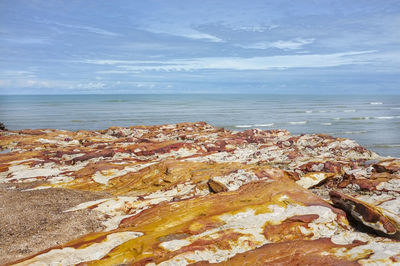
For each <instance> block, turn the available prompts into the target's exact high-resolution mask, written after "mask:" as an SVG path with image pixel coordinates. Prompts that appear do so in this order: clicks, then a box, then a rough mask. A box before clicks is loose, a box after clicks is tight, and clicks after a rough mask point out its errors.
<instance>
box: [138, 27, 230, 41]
mask: <svg viewBox="0 0 400 266" xmlns="http://www.w3.org/2000/svg"><path fill="white" fill-rule="evenodd" d="M141 29H142V30H146V31H149V32H153V33H160V34H168V35H173V36H178V37H183V38H188V39H192V40H204V41H209V42H223V40H222V39H220V38H218V37H217V36H214V35H211V34H208V33H204V32H201V31H198V30H195V29H192V28H189V27H187V28H183V27H179V26H171V25H169V27H165V26H157V25H155V26H152V27H147V28H141Z"/></svg>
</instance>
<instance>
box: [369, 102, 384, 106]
mask: <svg viewBox="0 0 400 266" xmlns="http://www.w3.org/2000/svg"><path fill="white" fill-rule="evenodd" d="M369 104H373V105H377V104H383V102H370V103H369Z"/></svg>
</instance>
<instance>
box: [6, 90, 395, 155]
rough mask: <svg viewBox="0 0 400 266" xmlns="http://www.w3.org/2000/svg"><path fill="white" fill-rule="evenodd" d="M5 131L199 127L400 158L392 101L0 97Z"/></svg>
mask: <svg viewBox="0 0 400 266" xmlns="http://www.w3.org/2000/svg"><path fill="white" fill-rule="evenodd" d="M0 121H1V122H3V123H4V124H5V125H6V126H7V128H8V129H10V130H15V129H24V128H57V129H68V130H79V129H104V128H107V127H110V126H132V125H153V124H168V123H178V122H188V121H206V122H208V123H210V124H212V125H214V126H218V127H225V128H228V129H234V130H245V129H248V128H260V129H274V128H284V129H288V130H289V131H290V132H292V133H293V134H301V133H327V134H331V135H333V136H336V137H346V138H350V139H354V140H356V141H357V142H358V143H360V144H362V145H364V146H366V147H367V148H369V149H372V150H374V151H376V152H378V153H379V154H382V155H389V156H396V157H400V96H370V95H368V96H354V95H353V96H349V95H347V96H331V95H329V96H326V95H325V96H322V95H241V94H235V95H222V94H221V95H215V94H213V95H211V94H207V95H204V94H201V95H191V94H179V95H153V94H152V95H68V96H66V95H57V96H42V95H41V96H0Z"/></svg>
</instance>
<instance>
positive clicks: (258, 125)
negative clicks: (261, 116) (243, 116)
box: [254, 123, 274, 127]
mask: <svg viewBox="0 0 400 266" xmlns="http://www.w3.org/2000/svg"><path fill="white" fill-rule="evenodd" d="M273 125H274V123H270V124H254V126H255V127H271V126H273Z"/></svg>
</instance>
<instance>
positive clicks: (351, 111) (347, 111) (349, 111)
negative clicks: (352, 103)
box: [343, 109, 356, 113]
mask: <svg viewBox="0 0 400 266" xmlns="http://www.w3.org/2000/svg"><path fill="white" fill-rule="evenodd" d="M355 111H356V110H355V109H350V110H344V111H343V112H345V113H354V112H355Z"/></svg>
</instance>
